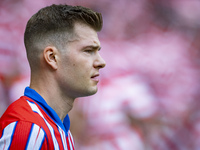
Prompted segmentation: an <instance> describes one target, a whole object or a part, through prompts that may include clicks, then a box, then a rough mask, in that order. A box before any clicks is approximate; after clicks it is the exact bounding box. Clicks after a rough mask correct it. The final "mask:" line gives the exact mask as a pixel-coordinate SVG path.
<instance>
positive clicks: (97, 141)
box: [0, 0, 200, 150]
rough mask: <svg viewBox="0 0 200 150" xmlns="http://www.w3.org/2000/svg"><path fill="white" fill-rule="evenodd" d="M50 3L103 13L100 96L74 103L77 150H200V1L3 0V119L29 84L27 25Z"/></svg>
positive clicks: (0, 40)
mask: <svg viewBox="0 0 200 150" xmlns="http://www.w3.org/2000/svg"><path fill="white" fill-rule="evenodd" d="M53 3H56V4H61V3H66V4H71V5H82V6H86V7H89V8H92V9H94V10H96V11H99V12H101V13H102V15H103V19H104V27H103V30H102V31H101V32H100V33H99V39H100V41H101V46H102V50H101V52H100V53H101V55H102V57H103V58H104V59H105V61H106V62H107V66H106V68H105V69H103V70H102V71H101V81H100V83H99V91H98V93H97V94H96V95H94V96H90V97H86V98H80V99H77V100H76V101H75V104H74V108H73V109H72V111H71V112H70V118H71V131H72V134H73V136H74V139H75V144H76V149H78V150H102V149H104V150H127V149H128V150H200V111H199V107H200V102H199V98H200V92H199V91H200V86H199V79H200V76H199V74H200V1H199V0H168V1H166V0H115V1H110V0H101V1H94V0H56V1H55V0H46V1H45V0H35V1H30V0H1V1H0V116H1V115H2V113H3V112H4V111H5V109H6V108H7V106H8V105H9V104H10V103H11V102H13V101H15V100H16V99H18V98H19V97H20V96H21V95H23V91H24V88H25V87H26V86H28V85H29V75H30V70H29V65H28V62H27V59H26V53H25V48H24V44H23V33H24V29H25V25H26V22H27V20H28V19H29V18H30V17H31V15H32V14H33V13H36V12H37V11H38V10H39V9H40V8H42V7H44V6H47V5H51V4H53Z"/></svg>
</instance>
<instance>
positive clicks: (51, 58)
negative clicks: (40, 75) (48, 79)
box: [43, 46, 58, 70]
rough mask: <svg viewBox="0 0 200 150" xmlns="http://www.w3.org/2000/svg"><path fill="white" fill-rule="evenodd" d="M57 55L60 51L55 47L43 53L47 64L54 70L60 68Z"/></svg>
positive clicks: (46, 49) (50, 47) (49, 47)
mask: <svg viewBox="0 0 200 150" xmlns="http://www.w3.org/2000/svg"><path fill="white" fill-rule="evenodd" d="M57 54H58V50H57V49H56V48H55V47H53V46H48V47H46V48H45V49H44V51H43V56H44V60H45V62H46V63H47V65H49V66H50V67H51V68H52V69H54V70H56V69H57V68H58V64H57V63H58V62H57Z"/></svg>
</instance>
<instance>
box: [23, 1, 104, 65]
mask: <svg viewBox="0 0 200 150" xmlns="http://www.w3.org/2000/svg"><path fill="white" fill-rule="evenodd" d="M75 23H83V24H86V25H88V26H90V27H91V28H92V29H94V30H95V31H97V32H98V31H100V30H101V29H102V25H103V21H102V15H101V14H100V13H98V12H95V11H93V10H91V9H89V8H86V7H82V6H70V5H55V4H53V5H51V6H47V7H44V8H42V9H40V10H39V11H38V12H37V13H36V14H34V15H33V16H32V17H31V18H30V19H29V21H28V23H27V25H26V29H25V33H24V44H25V47H26V52H27V58H28V60H29V64H30V66H32V65H33V63H34V65H36V64H35V63H37V60H34V59H37V58H36V57H37V56H36V55H37V54H38V53H39V50H38V45H39V44H40V46H41V45H43V46H45V44H53V45H54V46H57V47H59V46H62V45H63V44H64V42H65V44H66V41H67V40H69V39H68V38H69V37H70V35H73V31H74V24H75ZM31 64H32V65H31Z"/></svg>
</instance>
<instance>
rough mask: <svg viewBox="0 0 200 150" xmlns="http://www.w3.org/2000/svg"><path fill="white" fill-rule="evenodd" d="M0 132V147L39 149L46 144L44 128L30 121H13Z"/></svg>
mask: <svg viewBox="0 0 200 150" xmlns="http://www.w3.org/2000/svg"><path fill="white" fill-rule="evenodd" d="M0 132H1V133H0V149H1V148H4V149H29V148H33V147H35V148H36V149H40V148H41V147H46V146H47V145H46V140H47V139H46V138H45V137H46V134H45V132H44V130H43V129H42V128H41V127H40V126H38V125H36V124H34V123H31V122H26V121H15V122H12V123H10V124H8V125H7V126H6V127H5V128H4V129H3V130H2V131H0Z"/></svg>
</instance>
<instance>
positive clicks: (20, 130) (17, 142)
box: [10, 121, 32, 150]
mask: <svg viewBox="0 0 200 150" xmlns="http://www.w3.org/2000/svg"><path fill="white" fill-rule="evenodd" d="M31 126H32V123H30V122H20V121H19V122H18V123H17V125H16V128H15V132H14V135H13V139H12V142H11V145H10V149H11V150H12V149H13V150H14V149H19V150H20V149H25V146H26V142H27V140H28V137H29V133H30V130H31Z"/></svg>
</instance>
